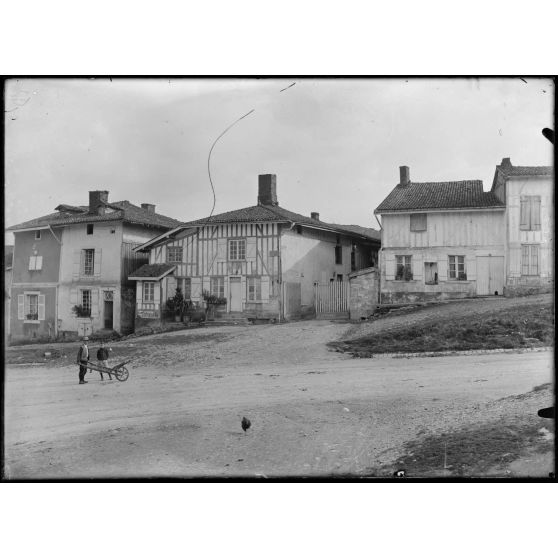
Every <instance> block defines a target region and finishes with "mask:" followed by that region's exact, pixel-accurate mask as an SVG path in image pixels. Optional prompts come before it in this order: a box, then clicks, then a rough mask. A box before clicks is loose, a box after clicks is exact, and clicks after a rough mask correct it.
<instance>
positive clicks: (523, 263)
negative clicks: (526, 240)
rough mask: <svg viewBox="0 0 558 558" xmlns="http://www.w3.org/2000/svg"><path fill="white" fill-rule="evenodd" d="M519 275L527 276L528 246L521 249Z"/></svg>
mask: <svg viewBox="0 0 558 558" xmlns="http://www.w3.org/2000/svg"><path fill="white" fill-rule="evenodd" d="M521 275H529V246H522V247H521Z"/></svg>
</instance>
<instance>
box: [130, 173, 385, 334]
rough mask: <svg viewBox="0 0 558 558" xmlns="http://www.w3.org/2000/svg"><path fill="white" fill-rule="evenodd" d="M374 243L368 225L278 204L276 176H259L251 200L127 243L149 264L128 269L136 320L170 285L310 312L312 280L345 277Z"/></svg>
mask: <svg viewBox="0 0 558 558" xmlns="http://www.w3.org/2000/svg"><path fill="white" fill-rule="evenodd" d="M379 245H380V242H379V233H378V232H377V231H374V230H372V229H366V228H363V227H356V226H343V225H335V224H330V223H326V222H324V221H322V220H321V219H320V217H319V214H318V213H315V212H312V213H311V215H310V216H309V217H306V216H303V215H300V214H297V213H294V212H292V211H289V210H287V209H284V208H282V207H280V206H279V203H278V200H277V183H276V176H275V175H273V174H266V175H260V176H259V183H258V199H257V205H254V206H251V207H246V208H242V209H238V210H235V211H229V212H227V213H222V214H219V215H213V216H211V217H208V218H205V219H199V220H196V221H192V222H189V223H185V224H183V225H181V226H179V227H177V228H175V229H174V230H172V231H170V232H168V233H164V234H162V235H160V236H159V237H156V238H153V239H151V240H150V241H149V242H146V243H144V244H143V245H141V246H139V247H138V248H136V249H135V250H136V251H137V252H140V253H141V252H144V253H149V265H146V266H143V267H142V268H140V269H139V270H138V271H137V272H135V273H134V274H133V275H131V278H132V279H134V280H135V281H137V290H136V297H137V319H138V320H142V319H147V320H152V319H156V320H157V319H160V318H161V310H162V308H163V305H164V302H165V301H166V300H167V299H168V298H170V297H172V296H173V295H174V293H175V291H176V287H177V286H178V287H180V288H181V289H182V291H183V293H184V295H185V296H186V298H188V299H190V300H192V301H194V302H201V301H202V297H203V293H204V292H207V293H210V294H212V295H215V296H217V297H219V298H226V299H227V302H226V312H227V313H229V314H239V315H240V314H243V315H245V316H248V317H255V318H264V319H270V318H271V319H282V318H292V317H300V316H307V315H312V314H314V313H315V305H314V298H315V289H316V286H317V285H324V284H328V285H329V284H330V283H331V282H338V283H340V284H342V283H343V284H345V283H347V279H348V275H349V273H351V272H352V271H355V270H359V269H362V268H366V267H369V266H372V265H374V263H375V261H376V258H377V252H378V249H379ZM334 290H335V289H332V292H333V291H334ZM338 291H339V293H341V291H342V288H341V286H340V287H339V289H338ZM138 323H139V322H138Z"/></svg>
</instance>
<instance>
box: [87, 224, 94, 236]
mask: <svg viewBox="0 0 558 558" xmlns="http://www.w3.org/2000/svg"><path fill="white" fill-rule="evenodd" d="M87 234H93V225H92V224H89V225H87Z"/></svg>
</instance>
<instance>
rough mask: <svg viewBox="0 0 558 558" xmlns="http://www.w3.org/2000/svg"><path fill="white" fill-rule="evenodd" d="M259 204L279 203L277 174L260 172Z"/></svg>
mask: <svg viewBox="0 0 558 558" xmlns="http://www.w3.org/2000/svg"><path fill="white" fill-rule="evenodd" d="M258 205H279V202H278V201H277V176H276V175H274V174H260V175H259V176H258Z"/></svg>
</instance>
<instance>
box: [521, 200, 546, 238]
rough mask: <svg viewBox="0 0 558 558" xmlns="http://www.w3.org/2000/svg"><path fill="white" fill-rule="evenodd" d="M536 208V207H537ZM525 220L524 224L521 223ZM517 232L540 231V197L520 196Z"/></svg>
mask: <svg viewBox="0 0 558 558" xmlns="http://www.w3.org/2000/svg"><path fill="white" fill-rule="evenodd" d="M537 206H538V207H537ZM524 219H525V222H524V221H523V220H524ZM519 230H521V231H540V230H541V196H536V195H534V196H521V197H520V199H519Z"/></svg>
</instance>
